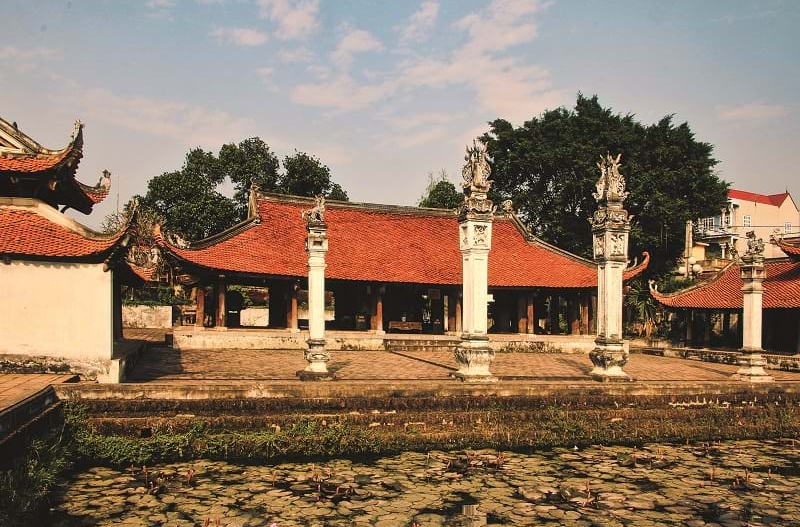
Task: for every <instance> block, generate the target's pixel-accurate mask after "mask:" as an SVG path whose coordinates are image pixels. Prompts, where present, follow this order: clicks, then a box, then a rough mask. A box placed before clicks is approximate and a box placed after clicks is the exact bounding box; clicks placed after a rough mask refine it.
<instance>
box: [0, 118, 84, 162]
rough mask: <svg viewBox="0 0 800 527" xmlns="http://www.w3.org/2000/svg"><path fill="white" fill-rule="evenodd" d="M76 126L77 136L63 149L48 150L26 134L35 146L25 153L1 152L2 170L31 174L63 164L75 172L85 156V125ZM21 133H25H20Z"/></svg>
mask: <svg viewBox="0 0 800 527" xmlns="http://www.w3.org/2000/svg"><path fill="white" fill-rule="evenodd" d="M76 126H77V128H76V131H75V136H74V137H73V138H72V140H71V141H70V143H69V144H68V145H67V146H66V147H65V148H63V149H61V150H55V151H54V150H47V149H46V148H43V147H42V146H40V145H39V144H38V143H36V142H35V141H33V140H32V139H30V138H28V137H27V136H25V138H26V140H27V141H29V142H31V143H32V144H33V145H34V146H33V147H32V148H30V149H28V150H26V151H25V153H6V152H0V172H20V173H28V174H30V173H34V172H45V171H49V170H54V169H58V168H60V167H61V166H62V165H63V166H68V167H69V168H70V169H71V171H72V173H73V174H74V173H75V170H76V169H77V168H78V163H79V162H80V160H81V158H82V157H83V126H82V125H81V124H80V123H78V124H77V125H76ZM18 133H19V132H18ZM20 135H24V134H21V133H20Z"/></svg>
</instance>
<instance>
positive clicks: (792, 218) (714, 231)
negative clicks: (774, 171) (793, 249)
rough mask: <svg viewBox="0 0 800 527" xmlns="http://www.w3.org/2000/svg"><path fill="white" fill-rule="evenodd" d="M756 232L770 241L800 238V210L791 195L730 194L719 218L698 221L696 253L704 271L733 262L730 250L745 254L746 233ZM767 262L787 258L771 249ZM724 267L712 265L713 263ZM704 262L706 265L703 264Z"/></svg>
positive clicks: (740, 191)
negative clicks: (718, 261)
mask: <svg viewBox="0 0 800 527" xmlns="http://www.w3.org/2000/svg"><path fill="white" fill-rule="evenodd" d="M749 231H754V232H755V234H756V237H757V238H761V239H764V240H768V239H770V237H771V236H773V235H779V236H781V237H784V238H786V239H792V238H795V237H798V236H800V210H798V208H797V203H795V201H794V199H792V196H791V195H790V194H789V193H788V192H781V193H780V194H769V195H767V194H756V193H755V192H746V191H743V190H735V189H731V190H729V191H728V203H727V204H726V206H725V208H724V209H722V210H721V211H720V214H718V215H716V216H711V217H708V218H701V219H700V220H698V221H697V224H696V226H695V230H694V245H695V248H694V253H693V255H692V256H694V257H695V259H696V260H698V261H699V262H701V263H700V265H701V266H702V267H703V268H704V269H708V268H709V267H717V268H719V267H721V266H724V265H725V264H726V263H727V262H726V261H725V260H730V256H731V254H730V249H731V247H733V248H735V249H736V251H737V252H739V253H743V252H744V250H745V246H746V242H745V239H744V235H745V233H746V232H749ZM764 256H765V258H778V257H782V256H785V254H784V253H783V252H782V251H781V249H780V248H779V247H778V246H775V245H771V246H768V247H767V249H766V252H765V254H764ZM715 258H716V259H720V260H721V265H716V266H713V265H712V260H713V259H715ZM703 262H705V263H703Z"/></svg>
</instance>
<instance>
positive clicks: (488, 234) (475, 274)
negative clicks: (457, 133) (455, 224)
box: [453, 142, 497, 382]
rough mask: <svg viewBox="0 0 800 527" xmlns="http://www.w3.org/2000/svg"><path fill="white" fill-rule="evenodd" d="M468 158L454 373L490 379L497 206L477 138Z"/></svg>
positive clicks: (465, 378)
mask: <svg viewBox="0 0 800 527" xmlns="http://www.w3.org/2000/svg"><path fill="white" fill-rule="evenodd" d="M465 159H466V161H467V163H466V164H465V165H464V169H463V171H462V174H463V176H464V183H463V187H464V203H463V204H462V205H461V210H460V213H459V220H458V221H459V232H458V237H459V242H460V247H461V262H462V282H463V286H462V287H463V298H464V307H463V309H464V313H463V322H462V324H463V326H462V327H463V330H462V331H463V333H462V335H461V343H460V344H459V346H458V348H457V349H456V352H455V358H456V363H457V364H458V371H457V372H456V373H455V374H453V375H454V376H455V377H456V378H458V379H460V380H462V381H470V382H487V381H495V380H497V379H496V378H495V377H493V376H492V374H491V372H490V371H489V366H490V364H491V363H492V361H493V360H494V352H493V351H492V350H491V349H490V348H489V336H488V335H487V327H486V326H487V315H488V310H487V303H488V300H489V298H488V297H489V250H490V249H491V246H492V219H493V215H494V206H493V205H492V202H491V201H490V200H489V199H488V197H487V195H486V193H487V192H489V187H490V186H491V182H490V181H489V174H490V173H491V167H490V166H489V161H488V159H487V157H486V149H485V147H484V146H483V145H481V144H478V143H476V142H474V143H473V146H472V147H471V148H470V147H468V148H467V155H466V157H465Z"/></svg>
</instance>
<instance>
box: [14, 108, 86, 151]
mask: <svg viewBox="0 0 800 527" xmlns="http://www.w3.org/2000/svg"><path fill="white" fill-rule="evenodd" d="M14 124H16V123H14ZM14 124H10V123H9V122H8V121H6V120H5V119H3V118H2V117H0V137H5V139H6V140H10V141H9V142H11V143H16V145H15V146H17V148H15V149H10V148H9V149H5V150H6V151H5V152H4V149H3V148H0V156H3V157H8V158H12V159H13V158H15V157H37V156H39V157H52V156H57V155H60V154H63V153H65V152H67V151H68V150H70V149H73V148H75V147H78V148H79V149H81V148H82V147H83V123H81V122H80V121H75V128H74V130H73V132H72V136H71V137H70V141H69V143H67V145H66V146H65V147H63V148H59V149H50V148H46V147H44V146H42V145H41V144H39V143H38V142H37V141H36V140H34V139H33V138H32V137H30V136H29V135H27V134H26V133H25V132H23V131H21V130H20V129H19V128H18V127H16V126H14Z"/></svg>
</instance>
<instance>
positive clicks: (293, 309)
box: [286, 282, 300, 333]
mask: <svg viewBox="0 0 800 527" xmlns="http://www.w3.org/2000/svg"><path fill="white" fill-rule="evenodd" d="M299 291H300V284H299V283H297V282H292V283H291V284H289V306H288V308H287V311H288V313H287V315H288V321H287V323H286V327H287V328H289V331H291V332H292V333H297V332H298V331H300V327H299V325H298V321H297V293H298V292H299Z"/></svg>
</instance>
